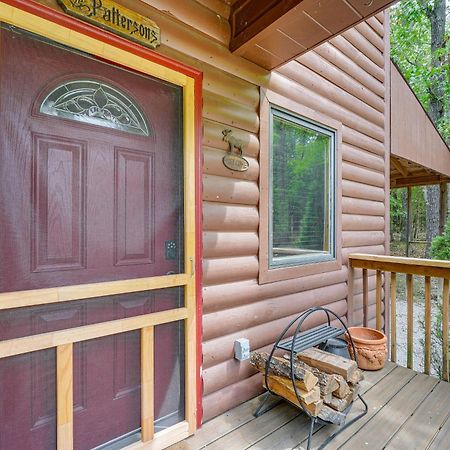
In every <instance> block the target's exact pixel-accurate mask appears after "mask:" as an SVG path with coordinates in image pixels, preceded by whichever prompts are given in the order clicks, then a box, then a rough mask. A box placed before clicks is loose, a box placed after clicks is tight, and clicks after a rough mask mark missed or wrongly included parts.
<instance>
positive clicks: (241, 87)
mask: <svg viewBox="0 0 450 450" xmlns="http://www.w3.org/2000/svg"><path fill="white" fill-rule="evenodd" d="M164 53H165V55H166V56H168V57H170V58H172V59H175V60H176V61H180V62H182V63H184V64H186V65H189V66H191V67H195V68H196V69H199V70H200V71H201V72H203V92H205V93H213V94H217V95H222V96H225V97H227V98H228V99H230V100H231V99H232V100H233V101H234V102H236V103H238V104H241V105H245V106H247V107H250V108H251V109H256V108H257V107H258V105H259V89H258V86H255V85H254V84H252V83H248V82H247V81H244V80H242V79H241V78H238V77H237V76H234V75H231V74H229V73H226V72H224V71H223V70H220V69H217V68H216V67H214V66H212V65H211V64H207V63H205V62H202V61H200V60H198V59H194V58H192V57H191V56H190V55H187V54H185V53H181V52H179V51H177V50H174V49H170V48H167V49H166V50H165V52H164Z"/></svg>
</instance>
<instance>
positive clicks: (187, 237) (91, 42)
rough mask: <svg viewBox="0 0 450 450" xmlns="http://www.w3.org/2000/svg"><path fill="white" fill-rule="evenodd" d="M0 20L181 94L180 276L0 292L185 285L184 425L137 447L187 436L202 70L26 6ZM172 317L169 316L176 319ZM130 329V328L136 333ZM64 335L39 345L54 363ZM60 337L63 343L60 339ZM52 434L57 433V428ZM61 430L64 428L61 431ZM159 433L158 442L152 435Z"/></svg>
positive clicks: (196, 334) (17, 300)
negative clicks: (166, 84)
mask: <svg viewBox="0 0 450 450" xmlns="http://www.w3.org/2000/svg"><path fill="white" fill-rule="evenodd" d="M0 21H1V22H5V23H8V24H10V25H14V26H17V27H19V28H22V29H24V30H27V31H30V32H32V33H35V34H37V35H40V36H43V37H45V38H48V39H51V40H53V41H56V42H59V43H61V44H63V45H66V46H68V47H72V48H74V49H77V50H81V51H84V52H87V53H89V54H91V55H94V56H97V57H99V58H101V59H103V60H107V61H110V62H112V63H116V64H118V65H120V66H124V67H127V68H130V69H132V70H135V71H138V72H141V73H144V74H147V75H151V76H153V77H155V78H159V79H161V80H164V81H167V82H170V83H172V84H174V85H177V86H180V87H182V89H183V154H184V156H183V161H184V268H185V269H184V271H185V273H182V274H177V275H168V276H161V277H153V278H145V279H136V280H126V281H125V282H120V281H113V282H108V283H96V284H91V285H80V286H66V287H62V288H50V289H38V290H33V291H21V292H13V293H0V310H1V309H9V308H17V307H26V306H32V305H37V304H44V303H54V302H59V301H71V300H76V299H80V298H89V297H94V296H95V295H98V293H99V292H100V293H103V294H102V295H110V294H114V293H123V292H136V291H139V290H141V291H142V290H150V289H161V288H170V287H176V286H184V289H185V307H184V308H181V309H182V310H183V311H182V314H181V313H180V314H178V316H180V317H182V318H183V319H184V321H185V352H186V353H185V361H186V363H185V366H186V368H185V406H186V408H185V410H186V417H185V419H186V420H185V422H182V423H180V424H178V425H175V426H173V427H170V428H168V429H167V430H164V431H162V432H160V433H156V434H155V435H154V439H153V441H150V442H147V444H145V443H142V444H143V445H142V446H143V447H147V446H148V445H150V447H148V448H161V446H164V444H167V443H169V442H176V441H178V440H181V439H183V438H185V437H187V436H188V435H190V434H192V433H193V432H194V431H195V429H196V428H197V427H198V426H200V424H201V419H202V417H201V415H202V406H201V398H202V396H201V380H200V373H201V370H200V369H201V318H202V311H201V300H200V299H201V245H202V243H201V229H202V227H201V157H200V148H201V105H202V98H201V95H202V72H200V71H198V70H196V69H193V68H190V67H188V66H185V65H184V64H182V63H179V62H177V61H174V60H171V59H169V58H166V57H164V56H162V55H160V54H158V53H156V52H154V51H152V50H149V49H147V48H145V47H142V46H140V45H137V44H135V43H133V42H130V41H127V40H126V39H124V38H121V37H119V36H116V35H113V34H111V33H108V32H105V31H103V30H101V29H100V28H97V27H94V26H92V25H90V24H87V23H84V22H81V21H79V20H76V19H74V18H72V17H70V16H67V15H65V14H63V13H62V12H58V11H56V10H53V9H50V8H48V7H46V6H43V5H40V4H38V3H35V2H34V1H31V0H2V1H0ZM86 293H87V295H86ZM172 311H175V310H172ZM180 311H181V310H180ZM159 314H161V313H159ZM173 316H174V317H176V316H177V314H174V315H173ZM155 319H156V317H155ZM164 320H166V319H164ZM166 321H167V320H166ZM151 322H152V318H148V317H147V323H148V324H150V323H151ZM155 323H156V322H155ZM135 328H136V329H137V328H139V327H135ZM148 328H149V327H148V326H147V327H146V329H147V330H148ZM66 331H70V330H66ZM89 332H90V331H89ZM142 332H143V335H145V330H144V329H142ZM64 333H65V331H63V332H61V333H59V334H58V339H62V340H60V341H59V342H60V345H58V343H54V344H53V345H47V347H46V348H50V347H55V348H56V350H57V355H60V356H61V358H63V357H64V352H65V351H66V350H68V351H69V354H70V351H71V346H72V343H71V342H69V341H68V340H67V338H66V335H67V332H66V333H65V334H64ZM88 334H89V333H88ZM86 336H87V335H86ZM25 339H26V338H25ZM58 339H56V341H57V340H58ZM64 339H66V340H65V341H64ZM22 341H23V339H22ZM35 341H36V340H35ZM30 342H31V341H30ZM36 342H38V341H36ZM42 342H43V343H44V344H43V345H46V344H45V340H42ZM62 342H65V344H64V345H61V343H62ZM74 342H75V341H74ZM8 344H9V345H8ZM11 344H12V342H8V341H4V342H0V357H6V356H9V355H10V354H11V351H12V350H11V348H12V347H14V349H13V351H12V353H14V352H15V354H17V351H18V350H17V346H16V345H11ZM14 344H15V343H14ZM23 344H24V345H23V348H22V349H21V350H19V352H20V353H24V352H26V351H32V350H35V349H36V348H33V345H35V343H33V344H31V345H28V344H27V343H26V342H23ZM21 345H22V344H21ZM19 347H20V346H19ZM30 349H32V350H30ZM58 409H59V404H58ZM67 414H68V415H69V416H70V414H71V413H70V412H68V413H67ZM57 429H58V430H59V429H60V428H59V426H58V428H57ZM61 429H62V430H64V428H61ZM158 435H161V436H159V437H158ZM152 437H153V436H152ZM157 438H158V439H157ZM58 441H59V439H58ZM156 441H160V442H156ZM153 444H155V447H153ZM58 447H60V445H58ZM62 447H64V448H70V446H69V447H66V446H64V445H63V446H62ZM62 447H61V448H62ZM133 448H139V445H138V446H136V444H134V445H133Z"/></svg>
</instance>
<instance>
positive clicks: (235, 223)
mask: <svg viewBox="0 0 450 450" xmlns="http://www.w3.org/2000/svg"><path fill="white" fill-rule="evenodd" d="M258 226H259V213H258V208H257V207H256V206H243V205H230V204H226V203H213V202H206V201H205V202H203V229H204V230H205V231H256V230H257V229H258Z"/></svg>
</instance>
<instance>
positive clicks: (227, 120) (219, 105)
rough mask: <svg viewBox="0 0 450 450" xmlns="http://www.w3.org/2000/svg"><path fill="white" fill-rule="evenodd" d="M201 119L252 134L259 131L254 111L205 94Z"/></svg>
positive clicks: (218, 96)
mask: <svg viewBox="0 0 450 450" xmlns="http://www.w3.org/2000/svg"><path fill="white" fill-rule="evenodd" d="M203 117H204V118H205V119H208V120H214V121H216V122H220V123H223V124H225V125H229V126H231V127H236V128H240V129H242V130H246V131H250V132H252V133H256V132H257V131H258V130H259V117H258V113H257V112H256V111H255V110H254V109H250V108H247V107H245V106H244V105H240V104H238V103H235V102H233V101H230V100H228V99H227V98H226V97H222V96H220V95H216V94H211V93H205V95H204V96H203Z"/></svg>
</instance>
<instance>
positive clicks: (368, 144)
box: [342, 125, 386, 158]
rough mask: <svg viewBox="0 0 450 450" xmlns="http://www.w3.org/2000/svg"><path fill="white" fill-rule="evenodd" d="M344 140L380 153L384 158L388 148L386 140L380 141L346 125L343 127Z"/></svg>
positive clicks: (377, 153)
mask: <svg viewBox="0 0 450 450" xmlns="http://www.w3.org/2000/svg"><path fill="white" fill-rule="evenodd" d="M342 142H344V143H347V144H351V145H353V146H355V147H358V148H361V149H364V150H367V151H369V152H371V153H374V154H376V155H380V156H382V157H383V158H384V156H385V153H386V148H385V146H384V140H383V141H378V140H376V139H373V138H371V137H369V136H366V135H365V134H363V133H360V132H359V131H357V130H354V129H352V128H349V127H346V126H345V125H344V126H343V127H342Z"/></svg>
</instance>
